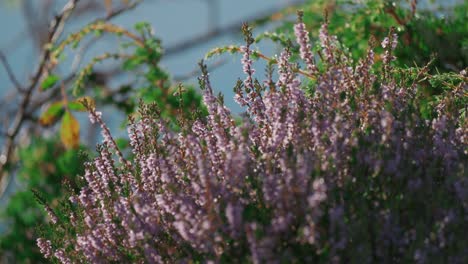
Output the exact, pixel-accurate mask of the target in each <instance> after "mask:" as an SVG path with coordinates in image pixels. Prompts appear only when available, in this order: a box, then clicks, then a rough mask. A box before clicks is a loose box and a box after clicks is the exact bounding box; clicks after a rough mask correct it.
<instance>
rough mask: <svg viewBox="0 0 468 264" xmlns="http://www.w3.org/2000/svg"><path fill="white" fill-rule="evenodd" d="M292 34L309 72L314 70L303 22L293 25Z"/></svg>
mask: <svg viewBox="0 0 468 264" xmlns="http://www.w3.org/2000/svg"><path fill="white" fill-rule="evenodd" d="M294 34H295V35H296V41H297V43H298V44H299V47H300V48H299V51H300V55H301V59H302V60H304V62H305V63H306V66H307V70H308V71H309V72H316V71H317V67H316V66H315V64H314V55H313V54H312V52H311V50H312V46H311V45H310V40H309V32H308V31H307V29H306V26H305V24H304V23H302V22H301V23H297V24H296V25H294Z"/></svg>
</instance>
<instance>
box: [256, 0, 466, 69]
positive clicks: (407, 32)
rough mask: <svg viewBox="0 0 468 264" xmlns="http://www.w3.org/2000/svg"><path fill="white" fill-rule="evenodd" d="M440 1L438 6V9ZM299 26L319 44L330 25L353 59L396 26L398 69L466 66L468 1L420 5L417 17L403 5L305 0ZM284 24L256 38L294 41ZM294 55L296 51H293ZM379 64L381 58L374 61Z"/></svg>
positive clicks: (374, 0)
mask: <svg viewBox="0 0 468 264" xmlns="http://www.w3.org/2000/svg"><path fill="white" fill-rule="evenodd" d="M442 4H443V1H440V5H442ZM301 8H302V9H303V10H304V16H303V21H304V23H305V24H306V27H307V28H308V30H309V32H311V34H312V36H311V37H312V40H313V41H314V40H317V38H318V35H317V34H318V30H315V29H317V28H319V27H320V24H321V22H323V20H324V15H323V13H324V11H325V13H326V15H327V19H328V20H329V22H330V23H329V25H330V26H329V30H330V32H331V33H332V34H334V35H337V36H339V41H340V42H341V43H342V44H343V45H344V46H345V47H347V48H349V52H350V53H351V54H352V57H353V58H355V59H357V58H360V57H362V56H364V55H365V54H366V49H367V47H368V42H369V40H370V41H371V42H373V39H378V40H381V39H383V38H384V37H385V36H386V34H387V32H388V29H389V28H391V27H394V28H395V29H396V33H397V34H398V35H399V37H400V39H401V42H402V44H401V45H398V47H397V49H396V51H395V56H397V58H398V60H397V61H396V63H397V65H399V66H409V67H411V66H414V65H415V64H416V65H418V66H422V65H425V64H427V63H428V62H429V61H431V60H432V58H434V59H435V60H434V66H435V67H434V68H435V69H438V70H439V71H442V72H447V71H460V70H463V69H464V68H466V67H467V66H468V45H467V43H468V24H467V23H466V21H467V20H468V2H466V1H464V2H463V3H460V4H458V5H455V6H454V7H447V10H445V11H444V10H443V8H440V9H441V10H442V11H431V10H424V9H423V8H422V7H421V6H420V5H418V6H417V8H416V9H415V12H414V13H413V11H412V9H411V8H410V7H409V6H408V5H407V2H406V1H401V0H399V1H385V0H371V1H324V0H320V1H308V3H307V4H305V5H304V6H302V7H301ZM293 23H294V21H290V22H286V23H284V24H283V25H282V26H280V27H279V28H277V29H276V31H275V32H269V33H266V34H263V35H260V36H259V37H258V39H257V41H258V40H260V39H263V38H269V39H271V40H273V41H274V42H277V43H280V44H283V45H284V44H285V43H287V41H288V39H294V38H295V37H294V32H292V30H291V28H292V24H293ZM293 51H296V52H297V48H296V49H293ZM377 59H379V60H380V58H377Z"/></svg>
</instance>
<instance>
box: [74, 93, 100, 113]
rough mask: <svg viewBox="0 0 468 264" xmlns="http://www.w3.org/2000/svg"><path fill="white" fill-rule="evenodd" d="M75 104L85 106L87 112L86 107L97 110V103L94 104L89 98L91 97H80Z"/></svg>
mask: <svg viewBox="0 0 468 264" xmlns="http://www.w3.org/2000/svg"><path fill="white" fill-rule="evenodd" d="M75 102H76V103H79V104H81V105H82V106H84V107H85V110H86V107H89V108H92V109H93V108H96V102H94V99H93V98H91V97H89V96H83V97H80V98H78V99H76V101H75ZM71 110H75V109H71ZM76 111H80V110H76Z"/></svg>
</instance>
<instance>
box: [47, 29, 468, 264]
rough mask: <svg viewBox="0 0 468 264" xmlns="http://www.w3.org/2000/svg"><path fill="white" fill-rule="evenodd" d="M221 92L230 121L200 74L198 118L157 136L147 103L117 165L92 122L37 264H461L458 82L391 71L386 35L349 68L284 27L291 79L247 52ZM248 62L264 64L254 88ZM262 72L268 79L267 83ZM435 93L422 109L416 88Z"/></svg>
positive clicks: (467, 126)
mask: <svg viewBox="0 0 468 264" xmlns="http://www.w3.org/2000/svg"><path fill="white" fill-rule="evenodd" d="M244 33H245V36H246V45H245V46H243V47H238V48H233V49H236V50H238V51H240V52H242V54H243V58H242V62H243V65H244V72H245V73H246V75H247V77H246V79H245V80H244V81H239V82H238V83H237V85H236V87H235V91H236V101H237V102H238V103H239V104H240V105H241V106H243V107H245V108H246V113H245V115H244V119H243V120H242V121H241V122H239V121H238V120H235V118H234V117H233V115H232V114H231V113H230V111H229V109H227V108H226V107H225V106H224V105H223V99H222V97H215V96H214V95H213V90H212V87H211V85H210V81H209V78H208V73H207V71H206V67H205V66H204V65H203V64H201V68H202V76H201V78H200V86H201V88H202V89H203V101H204V104H205V106H206V108H207V110H208V115H207V116H205V115H203V114H202V113H199V112H195V113H194V114H193V115H191V116H187V115H184V117H181V118H179V119H178V120H177V122H178V132H175V131H174V130H172V129H169V127H168V123H169V121H167V119H165V118H161V115H160V111H159V110H158V107H157V105H156V104H148V105H144V106H142V107H141V108H140V111H139V115H138V118H137V119H136V120H134V119H133V118H131V125H130V126H129V128H128V131H129V138H130V145H131V149H132V155H131V156H130V157H125V156H124V154H123V153H122V151H121V150H120V149H119V148H118V147H117V145H116V143H115V141H114V139H113V137H112V135H111V134H110V132H109V130H108V129H107V127H106V125H105V124H104V122H103V121H102V119H101V114H100V112H98V111H97V110H96V109H94V108H93V107H92V106H91V105H88V108H89V111H90V119H91V121H92V122H97V123H98V124H100V125H101V127H102V131H103V135H104V141H103V144H101V145H99V146H98V156H97V157H95V158H93V159H90V160H89V161H88V162H86V163H85V164H84V168H85V173H84V176H83V178H82V180H83V182H82V187H81V189H80V190H79V191H78V192H76V193H75V194H72V195H71V197H70V199H69V201H68V202H64V203H63V204H62V205H61V206H58V207H57V208H54V209H52V208H50V206H48V205H47V206H46V209H47V211H48V212H49V215H50V217H51V219H52V222H54V223H55V224H54V225H52V226H50V227H44V228H43V229H42V235H43V238H41V239H38V245H39V247H40V248H41V252H42V253H43V254H44V256H45V257H46V258H49V259H52V260H54V261H60V262H63V263H72V262H73V263H76V262H93V263H95V262H148V263H159V262H168V263H174V262H192V261H193V262H209V261H214V262H236V263H237V262H238V263H243V262H254V263H264V262H293V263H298V262H320V263H329V262H358V263H369V262H372V263H376V262H393V261H395V262H414V261H416V262H426V261H428V260H429V259H430V260H431V261H433V262H449V263H466V261H468V254H467V253H466V248H467V247H468V242H467V240H466V239H464V234H463V232H462V230H466V229H467V228H468V226H467V221H466V217H467V213H468V195H467V193H466V184H467V179H466V173H465V168H466V165H467V160H468V159H467V145H468V138H467V136H466V135H467V134H468V133H467V132H468V123H467V120H466V104H467V100H466V89H467V83H466V79H467V74H466V71H463V72H462V73H460V74H455V73H453V74H448V75H430V74H428V71H429V66H424V67H422V68H398V67H395V66H394V65H392V61H394V60H395V57H394V54H393V53H394V50H395V48H396V46H397V35H396V34H395V32H393V31H390V33H389V34H388V36H387V37H386V38H385V39H384V40H383V41H382V47H383V50H382V52H381V54H380V56H381V58H382V61H383V63H382V64H379V65H374V58H375V57H376V56H377V55H375V51H374V50H376V51H378V50H379V49H380V48H379V47H372V46H371V47H369V48H368V50H367V53H366V55H365V56H364V57H363V58H362V59H360V60H359V61H358V62H356V63H354V62H353V60H351V59H350V55H349V54H348V53H346V52H345V51H343V49H342V48H341V45H340V43H339V41H338V39H337V38H336V37H334V36H331V35H329V33H328V25H327V24H326V23H325V24H323V25H322V27H321V29H320V32H319V38H320V43H319V44H320V46H321V50H320V52H319V56H320V58H321V59H320V60H319V61H318V62H315V58H314V56H313V54H312V52H311V45H310V44H309V40H308V36H309V34H308V32H307V31H306V29H305V25H304V24H303V23H302V21H299V22H298V23H297V24H296V25H295V34H296V37H297V42H298V44H299V45H300V57H301V60H302V62H301V63H303V64H304V65H305V69H300V68H299V66H298V65H297V64H293V63H291V58H290V51H289V50H288V48H285V49H284V50H283V52H282V53H281V54H280V56H278V57H276V58H274V59H273V58H268V57H266V56H265V55H263V54H261V53H259V52H258V51H254V50H253V49H252V46H251V44H252V43H253V41H254V40H253V39H252V36H251V33H250V29H249V28H248V27H246V26H245V27H244ZM253 57H261V58H265V59H267V60H268V61H269V65H270V66H269V71H267V72H268V73H270V74H268V76H267V78H266V80H265V82H263V83H260V82H259V81H258V80H257V79H256V78H254V77H255V76H256V75H254V74H255V70H254V68H253ZM274 64H277V67H278V80H276V81H275V80H273V79H272V77H271V76H272V74H271V73H272V70H271V69H272V67H273V65H274ZM434 86H436V88H438V89H441V92H440V94H439V95H438V96H437V97H435V98H434V97H429V99H428V96H427V95H426V94H425V88H426V87H432V88H434Z"/></svg>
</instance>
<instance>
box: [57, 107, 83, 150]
mask: <svg viewBox="0 0 468 264" xmlns="http://www.w3.org/2000/svg"><path fill="white" fill-rule="evenodd" d="M60 139H61V140H62V143H63V145H64V146H65V147H66V148H67V149H71V148H78V146H79V143H80V123H78V121H77V120H76V118H75V117H74V116H73V115H72V114H71V112H70V111H66V112H65V115H64V116H63V118H62V126H61V127H60Z"/></svg>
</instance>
